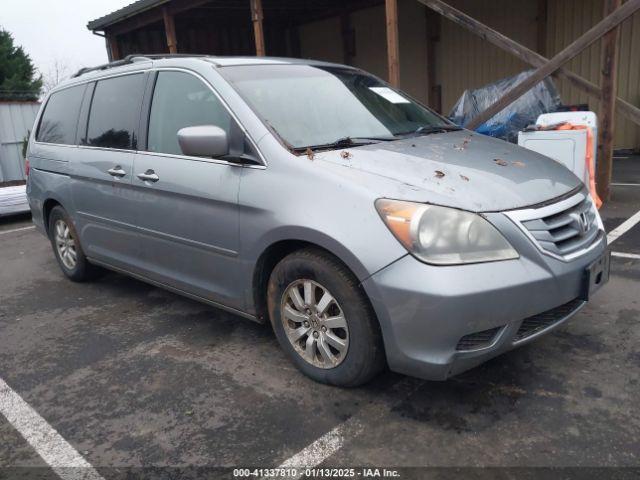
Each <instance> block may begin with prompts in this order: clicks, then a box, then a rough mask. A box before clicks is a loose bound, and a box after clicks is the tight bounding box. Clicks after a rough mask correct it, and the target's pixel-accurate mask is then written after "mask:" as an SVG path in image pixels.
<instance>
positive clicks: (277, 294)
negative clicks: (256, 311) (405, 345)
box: [267, 248, 385, 387]
mask: <svg viewBox="0 0 640 480" xmlns="http://www.w3.org/2000/svg"><path fill="white" fill-rule="evenodd" d="M296 292H297V293H296ZM326 293H328V294H329V295H330V297H331V298H332V300H331V301H330V303H328V301H327V300H323V298H324V297H325V294H326ZM314 294H315V295H314ZM314 297H315V298H314ZM267 299H268V308H269V317H270V319H271V324H272V326H273V329H274V331H275V333H276V337H277V338H278V342H279V343H280V346H281V347H282V349H283V350H284V351H285V352H286V353H287V355H288V356H289V358H290V359H291V361H292V362H293V363H294V364H295V365H296V367H297V368H298V369H299V370H300V371H302V373H304V374H305V375H307V376H308V377H310V378H312V379H313V380H315V381H317V382H321V383H326V384H330V385H337V386H341V387H355V386H358V385H362V384H364V383H366V382H368V381H369V380H371V379H372V378H373V377H374V376H376V375H377V374H378V373H379V372H380V371H381V370H382V369H383V368H384V366H385V355H384V347H383V344H382V335H381V333H380V327H379V324H378V321H377V319H376V317H375V313H374V312H373V308H372V307H371V305H370V303H369V301H368V299H367V297H366V296H365V294H364V291H363V290H362V288H361V287H360V286H359V282H358V280H357V279H356V278H355V276H354V275H353V274H352V273H351V271H349V269H348V268H347V267H346V266H345V265H344V264H343V263H342V262H340V261H339V260H338V259H337V258H335V257H334V256H332V255H330V254H329V253H326V252H324V251H322V250H320V249H315V248H305V249H303V250H299V251H297V252H294V253H292V254H290V255H289V256H287V257H285V258H284V259H283V260H281V261H280V263H278V264H277V265H276V266H275V268H274V270H273V272H272V273H271V277H270V279H269V285H268V289H267ZM309 300H311V301H309ZM307 307H308V308H307ZM305 318H306V320H305ZM305 322H306V323H305ZM342 325H344V327H343V326H342ZM303 332H304V333H303ZM298 337H299V338H298ZM312 337H313V339H312Z"/></svg>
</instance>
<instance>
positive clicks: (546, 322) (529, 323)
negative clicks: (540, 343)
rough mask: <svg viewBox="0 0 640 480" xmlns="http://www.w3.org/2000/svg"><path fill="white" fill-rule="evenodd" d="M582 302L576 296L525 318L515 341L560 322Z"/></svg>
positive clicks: (582, 301)
mask: <svg viewBox="0 0 640 480" xmlns="http://www.w3.org/2000/svg"><path fill="white" fill-rule="evenodd" d="M583 303H584V300H582V299H580V298H576V299H575V300H571V301H570V302H567V303H565V304H564V305H560V306H559V307H556V308H552V309H551V310H547V311H546V312H542V313H539V314H537V315H534V316H532V317H529V318H525V319H524V320H523V321H522V323H521V324H520V328H519V329H518V332H517V333H516V336H515V338H514V340H515V341H516V342H517V341H519V340H523V339H525V338H527V337H530V336H531V335H533V334H534V333H538V332H540V331H542V330H544V329H545V328H547V327H550V326H551V325H554V324H555V323H558V322H560V321H561V320H563V319H565V318H567V316H569V315H571V314H572V313H573V312H575V311H576V310H577V309H578V308H579V307H580V306H581V305H582V304H583Z"/></svg>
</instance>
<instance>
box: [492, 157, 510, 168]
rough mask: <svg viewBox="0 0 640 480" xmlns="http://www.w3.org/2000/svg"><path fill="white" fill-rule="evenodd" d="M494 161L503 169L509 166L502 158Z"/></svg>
mask: <svg viewBox="0 0 640 480" xmlns="http://www.w3.org/2000/svg"><path fill="white" fill-rule="evenodd" d="M493 161H494V162H496V164H497V165H500V166H501V167H506V166H507V165H509V162H507V161H506V160H502V159H501V158H494V159H493Z"/></svg>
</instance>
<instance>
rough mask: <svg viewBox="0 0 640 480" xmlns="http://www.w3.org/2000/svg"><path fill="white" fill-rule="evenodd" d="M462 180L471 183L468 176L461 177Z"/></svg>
mask: <svg viewBox="0 0 640 480" xmlns="http://www.w3.org/2000/svg"><path fill="white" fill-rule="evenodd" d="M460 179H461V180H463V181H465V182H468V181H469V177H467V176H466V175H460Z"/></svg>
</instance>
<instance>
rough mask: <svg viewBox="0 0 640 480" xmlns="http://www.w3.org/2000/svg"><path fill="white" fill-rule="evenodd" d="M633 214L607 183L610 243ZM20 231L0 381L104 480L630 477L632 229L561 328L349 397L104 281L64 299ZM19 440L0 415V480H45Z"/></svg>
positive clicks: (637, 205)
mask: <svg viewBox="0 0 640 480" xmlns="http://www.w3.org/2000/svg"><path fill="white" fill-rule="evenodd" d="M639 210H640V186H632V185H631V186H630V185H619V186H615V187H614V200H613V201H612V202H611V203H609V204H608V205H607V206H606V207H605V208H604V209H603V211H602V213H603V216H604V218H605V223H606V225H607V228H608V230H611V229H613V228H615V227H617V226H618V225H620V224H622V223H623V222H624V221H625V220H626V219H628V218H629V217H631V216H632V215H633V214H635V213H636V212H638V211H639ZM29 226H30V219H29V218H28V217H18V218H15V217H14V218H9V219H0V380H2V381H4V382H6V386H7V387H9V388H10V389H11V390H12V391H13V392H15V393H16V394H17V395H19V396H20V397H21V398H22V399H23V400H24V402H26V404H28V405H29V406H30V407H31V408H32V409H33V410H34V411H35V412H37V415H39V416H40V417H41V418H42V419H43V420H44V421H45V422H46V424H48V426H50V427H51V429H52V430H53V431H55V432H57V434H59V437H60V439H63V442H67V443H68V445H70V446H71V447H72V449H73V450H74V451H75V452H77V454H79V455H80V456H81V457H82V458H84V459H85V460H86V462H88V464H90V465H91V466H93V467H94V468H95V472H97V473H98V474H99V475H100V476H102V477H103V478H105V479H106V478H111V477H114V476H117V474H118V472H119V470H117V469H116V470H114V467H115V468H124V467H127V468H129V467H142V466H156V467H164V466H171V467H187V466H200V467H238V466H245V467H275V466H278V465H283V464H284V465H294V464H296V463H297V462H308V463H309V462H311V463H317V464H318V465H320V466H378V467H416V466H429V467H487V466H489V467H543V466H544V467H636V468H637V467H640V415H639V412H640V408H639V407H638V405H639V401H638V399H639V398H640V349H638V339H640V304H639V302H640V257H638V258H634V257H633V256H634V255H635V256H638V255H640V224H636V225H635V226H634V227H632V228H631V229H629V230H628V231H627V232H625V233H624V234H623V235H622V236H620V238H618V239H617V240H616V241H615V242H614V244H613V245H612V250H614V251H616V252H620V253H623V254H626V255H627V256H616V257H614V258H613V259H612V267H611V269H612V270H611V280H610V283H609V285H607V286H606V287H605V288H604V289H602V290H601V291H600V292H599V293H598V294H597V295H596V296H595V298H594V300H593V302H591V303H590V304H589V305H588V306H587V307H586V308H585V309H584V310H583V311H582V312H580V313H579V314H578V315H577V316H576V317H574V318H573V319H572V320H571V321H570V322H569V323H568V324H566V325H565V326H563V327H562V328H561V329H559V330H557V331H555V332H554V333H552V334H550V335H547V336H545V337H544V338H542V339H540V340H539V341H537V342H535V343H533V344H531V345H528V346H525V347H523V348H520V349H518V350H514V351H511V352H509V353H507V354H505V355H503V356H501V357H498V358H496V359H494V360H492V361H490V362H488V363H486V364H484V365H483V366H481V367H479V368H476V369H474V370H472V371H469V372H467V373H465V374H462V375H460V376H458V377H455V378H453V379H451V380H449V381H446V382H426V381H422V380H417V379H412V378H408V377H403V376H400V375H396V374H392V373H385V374H383V375H382V376H380V377H379V378H377V379H376V380H375V381H374V382H373V383H371V384H370V385H368V386H366V387H364V388H359V389H338V388H332V387H327V386H323V385H319V384H316V383H313V382H312V381H310V380H308V379H307V378H305V377H304V376H302V374H300V373H298V371H297V370H295V369H294V368H293V367H292V365H290V364H289V362H288V361H287V360H286V358H285V357H284V355H283V353H281V351H280V349H279V348H278V345H277V342H276V340H275V337H274V336H273V334H272V332H271V330H270V328H269V327H266V326H262V325H258V324H254V323H252V322H250V321H247V320H243V319H241V318H238V317H235V316H233V315H231V314H228V313H225V312H222V311H219V310H216V309H213V308H210V307H208V306H206V305H202V304H199V303H196V302H193V301H190V300H187V299H185V298H182V297H179V296H177V295H174V294H172V293H169V292H166V291H163V290H160V289H158V288H155V287H152V286H149V285H147V284H144V283H142V282H139V281H136V280H133V279H130V278H127V277H125V276H122V275H118V274H115V273H109V274H107V275H106V276H104V277H103V278H101V279H99V280H97V281H95V282H93V283H85V284H75V283H72V282H70V281H68V280H66V279H65V278H64V277H63V275H62V273H61V272H60V271H59V269H58V266H57V264H56V263H55V260H54V257H53V255H52V253H51V248H50V245H49V243H48V241H47V240H46V239H45V238H44V237H43V236H41V235H40V234H39V233H37V232H36V231H35V230H33V229H31V228H28V227H29ZM2 388H3V387H2V384H0V391H2ZM5 391H6V388H5ZM5 403H6V402H5ZM5 408H8V407H7V406H6V404H5ZM0 411H1V410H0ZM23 428H24V426H21V427H19V428H16V422H15V420H14V421H10V420H9V419H8V418H7V416H6V415H5V416H3V415H0V439H1V441H0V478H2V477H3V475H8V476H10V475H11V474H12V473H16V472H22V473H25V472H28V471H38V472H40V473H42V472H53V470H51V469H50V468H51V466H52V463H51V461H49V462H47V461H45V459H43V457H42V456H41V455H42V452H41V451H39V452H37V451H36V449H35V448H34V447H33V446H32V445H33V444H34V442H36V443H37V440H38V439H37V438H36V439H35V440H34V439H33V438H31V439H26V438H25V437H24V431H22V432H19V430H22V429H23ZM34 428H36V427H34ZM35 435H36V436H37V435H38V433H37V432H36V434H35ZM56 438H57V437H56ZM41 440H42V439H41ZM52 442H53V443H52V444H50V445H49V448H54V449H55V448H56V447H55V441H52ZM45 444H46V442H45ZM39 445H42V442H40V443H39ZM51 445H53V446H51ZM54 453H55V452H54ZM47 458H48V457H47ZM34 467H40V468H35V469H34ZM53 467H55V465H53ZM8 472H11V473H8ZM120 473H121V471H120ZM52 475H53V473H52ZM634 478H635V477H634Z"/></svg>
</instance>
